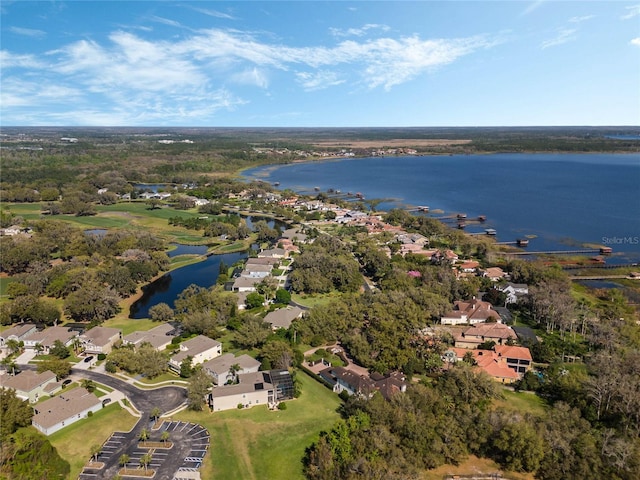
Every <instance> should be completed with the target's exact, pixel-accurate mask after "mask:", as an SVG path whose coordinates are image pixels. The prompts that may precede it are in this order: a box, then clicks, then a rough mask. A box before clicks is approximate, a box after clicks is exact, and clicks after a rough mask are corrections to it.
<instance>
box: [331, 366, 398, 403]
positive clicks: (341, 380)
mask: <svg viewBox="0 0 640 480" xmlns="http://www.w3.org/2000/svg"><path fill="white" fill-rule="evenodd" d="M319 375H320V378H322V379H323V380H324V381H325V382H327V383H328V384H329V385H331V386H332V387H333V391H334V392H336V393H342V392H347V394H349V395H358V396H361V397H363V398H371V397H372V396H373V394H374V393H375V392H378V391H379V392H380V393H381V394H382V395H383V396H384V397H385V398H387V399H388V398H390V397H391V395H393V394H394V393H396V392H405V391H406V390H407V382H406V379H405V377H404V375H402V374H401V373H398V372H393V373H391V374H389V375H384V376H383V375H377V374H373V375H371V376H367V375H358V374H357V373H355V372H353V371H352V370H348V369H346V368H344V367H329V368H326V369H324V370H322V371H321V372H320V374H319Z"/></svg>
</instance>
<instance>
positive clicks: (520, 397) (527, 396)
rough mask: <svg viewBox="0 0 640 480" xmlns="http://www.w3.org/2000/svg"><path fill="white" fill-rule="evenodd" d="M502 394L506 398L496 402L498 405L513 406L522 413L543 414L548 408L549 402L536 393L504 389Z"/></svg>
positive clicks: (512, 407)
mask: <svg viewBox="0 0 640 480" xmlns="http://www.w3.org/2000/svg"><path fill="white" fill-rule="evenodd" d="M502 394H503V396H504V400H499V401H497V402H495V405H496V407H499V408H511V409H513V410H517V411H519V412H521V413H531V414H533V415H543V414H544V412H545V409H546V408H547V402H545V401H544V399H542V398H540V397H539V396H538V395H536V394H534V393H530V392H514V391H512V390H507V389H504V390H503V391H502Z"/></svg>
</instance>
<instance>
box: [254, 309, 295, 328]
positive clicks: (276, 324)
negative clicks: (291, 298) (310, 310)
mask: <svg viewBox="0 0 640 480" xmlns="http://www.w3.org/2000/svg"><path fill="white" fill-rule="evenodd" d="M303 314H304V310H302V309H301V308H300V307H291V306H289V307H285V308H279V309H278V310H274V311H273V312H269V313H267V315H265V317H264V321H265V322H267V323H270V324H271V328H272V329H274V330H277V329H278V328H289V327H290V326H291V322H293V321H294V320H295V319H296V318H300V317H302V315H303Z"/></svg>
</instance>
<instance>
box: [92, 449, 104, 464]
mask: <svg viewBox="0 0 640 480" xmlns="http://www.w3.org/2000/svg"><path fill="white" fill-rule="evenodd" d="M101 451H102V446H100V445H94V446H93V447H91V461H92V462H96V461H98V455H100V452H101Z"/></svg>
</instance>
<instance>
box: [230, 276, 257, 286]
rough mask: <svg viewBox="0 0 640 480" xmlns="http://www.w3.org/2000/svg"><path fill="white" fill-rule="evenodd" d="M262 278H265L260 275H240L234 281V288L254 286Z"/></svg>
mask: <svg viewBox="0 0 640 480" xmlns="http://www.w3.org/2000/svg"><path fill="white" fill-rule="evenodd" d="M262 280H264V279H263V278H258V277H238V278H236V279H235V281H234V282H233V288H243V287H253V286H255V285H256V284H257V283H260V282H261V281H262Z"/></svg>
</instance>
